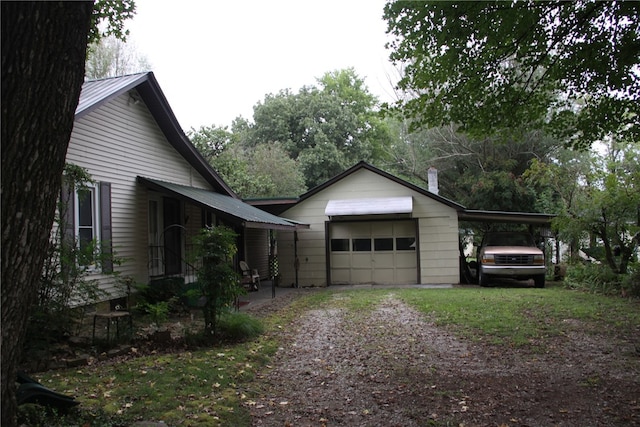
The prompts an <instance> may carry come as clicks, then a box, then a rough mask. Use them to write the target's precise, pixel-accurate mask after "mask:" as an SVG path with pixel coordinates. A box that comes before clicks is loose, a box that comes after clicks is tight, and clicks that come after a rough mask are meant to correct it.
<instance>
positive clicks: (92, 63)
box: [85, 36, 151, 79]
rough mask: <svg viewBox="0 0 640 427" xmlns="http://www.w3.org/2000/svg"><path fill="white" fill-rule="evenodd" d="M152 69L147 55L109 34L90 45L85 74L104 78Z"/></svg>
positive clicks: (89, 77) (88, 76)
mask: <svg viewBox="0 0 640 427" xmlns="http://www.w3.org/2000/svg"><path fill="white" fill-rule="evenodd" d="M150 69H151V65H150V64H149V61H148V60H147V58H146V56H144V55H142V54H140V53H139V52H137V51H136V50H135V48H133V47H132V46H131V45H129V44H127V43H126V42H124V41H123V40H121V39H119V38H117V37H115V36H109V37H105V38H101V39H100V40H97V41H96V42H94V43H92V44H91V45H90V46H89V50H88V52H87V61H86V72H85V76H86V78H88V79H104V78H107V77H117V76H124V75H126V74H133V73H138V72H142V71H148V70H150Z"/></svg>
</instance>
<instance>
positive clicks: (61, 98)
mask: <svg viewBox="0 0 640 427" xmlns="http://www.w3.org/2000/svg"><path fill="white" fill-rule="evenodd" d="M133 9H134V6H133V2H132V1H131V2H129V1H124V2H122V1H115V0H113V1H112V0H103V1H100V2H98V3H97V4H96V8H95V9H94V4H93V2H90V1H83V2H2V3H1V12H2V18H1V19H2V116H1V119H0V121H1V122H2V124H1V127H2V131H1V141H2V219H1V221H2V273H1V275H2V279H1V280H2V282H1V283H2V297H1V298H2V300H1V301H2V342H1V346H2V366H1V372H2V376H1V383H2V385H1V389H2V392H1V394H2V415H1V424H2V425H3V426H13V425H15V424H16V400H15V386H14V385H15V377H16V369H17V363H18V360H19V359H20V353H21V349H22V345H23V342H24V336H25V330H26V325H27V318H28V313H29V310H30V308H31V306H32V305H33V303H34V302H35V299H36V295H37V291H38V289H37V283H38V280H39V278H40V274H41V269H42V266H43V262H44V258H45V257H46V254H47V245H48V240H49V233H50V230H51V225H52V223H53V219H54V212H55V206H56V200H57V197H58V195H59V194H60V187H61V176H62V171H63V168H64V163H65V155H66V151H67V146H68V143H69V138H70V136H71V130H72V128H73V121H74V113H75V109H76V107H77V104H78V99H79V96H80V90H81V88H82V82H83V79H84V64H85V59H86V48H87V43H88V42H89V41H90V40H95V39H96V38H97V37H99V36H100V34H101V33H100V32H99V31H98V29H97V28H98V27H97V24H98V23H99V22H101V21H103V20H107V21H109V22H111V25H110V26H109V27H108V28H107V29H106V30H105V32H107V33H115V34H119V35H123V34H124V32H123V26H122V22H123V20H124V19H126V18H128V17H130V16H131V15H132V13H133ZM92 24H93V26H92Z"/></svg>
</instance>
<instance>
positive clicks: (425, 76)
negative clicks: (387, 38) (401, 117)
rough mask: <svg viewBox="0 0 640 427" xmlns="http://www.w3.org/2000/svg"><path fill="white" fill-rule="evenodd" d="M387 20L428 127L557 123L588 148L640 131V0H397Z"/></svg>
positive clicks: (485, 129) (473, 130) (406, 106)
mask: <svg viewBox="0 0 640 427" xmlns="http://www.w3.org/2000/svg"><path fill="white" fill-rule="evenodd" d="M384 18H385V19H386V20H387V23H388V31H389V33H390V34H391V35H392V36H394V40H393V41H392V42H390V43H389V47H390V49H391V50H392V54H391V59H392V60H393V61H394V62H395V63H396V64H399V65H402V66H403V67H404V75H403V77H402V78H401V80H400V81H399V83H398V86H399V88H400V89H401V90H405V91H407V92H410V93H411V94H414V95H412V96H411V97H409V98H408V99H406V100H401V101H400V102H399V104H398V106H399V107H401V108H402V109H403V113H404V114H405V115H406V116H407V117H411V118H413V119H414V120H415V122H414V124H415V125H416V126H418V127H422V126H427V127H433V126H440V125H448V124H450V123H456V124H460V125H461V126H462V128H461V129H462V130H464V131H465V132H468V133H470V134H472V135H475V136H487V135H492V136H498V135H502V136H504V135H505V134H507V135H508V134H509V133H510V132H511V130H513V129H516V130H517V129H520V128H522V127H523V126H525V127H528V128H530V129H540V128H542V126H545V125H547V126H548V129H549V130H551V131H552V132H553V133H554V134H555V135H556V136H558V137H560V138H563V139H564V140H565V141H566V142H567V143H569V144H571V145H574V146H580V147H588V146H589V145H590V144H591V143H593V142H594V141H598V140H600V139H602V138H603V137H604V136H607V135H611V134H613V133H618V136H622V135H635V136H637V135H638V133H639V132H640V114H639V113H640V103H639V102H638V100H639V97H640V95H639V94H640V79H639V78H638V75H637V67H638V64H639V62H640V43H638V40H639V39H638V34H640V29H639V25H640V4H639V3H637V2H596V1H583V2H533V1H529V2H522V1H516V2H441V1H425V2H415V1H414V2H409V1H400V0H396V1H392V2H389V3H387V4H386V5H385V12H384ZM605 23H606V24H605Z"/></svg>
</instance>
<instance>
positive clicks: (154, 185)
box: [138, 176, 308, 230]
mask: <svg viewBox="0 0 640 427" xmlns="http://www.w3.org/2000/svg"><path fill="white" fill-rule="evenodd" d="M138 182H139V183H141V184H143V185H145V186H147V187H148V188H150V189H152V190H156V191H160V192H162V193H167V194H170V195H172V196H174V197H177V198H179V199H183V200H185V199H186V200H188V201H190V202H192V203H194V204H196V205H199V206H201V207H203V208H205V209H211V210H213V211H215V212H216V213H218V214H221V216H223V217H231V219H232V220H235V221H237V222H240V223H241V224H242V226H244V227H246V228H268V229H275V230H294V229H296V228H304V227H305V225H304V224H299V223H295V222H293V221H288V220H286V219H285V218H281V217H279V216H276V215H273V214H270V213H268V212H265V211H263V210H260V209H258V208H256V207H253V206H251V205H249V204H247V203H244V202H243V201H241V200H238V199H235V198H233V197H230V196H227V195H224V194H220V193H216V192H215V191H211V190H205V189H202V188H195V187H188V186H186V185H180V184H174V183H172V182H166V181H160V180H157V179H151V178H145V177H141V176H138ZM307 227H308V226H307Z"/></svg>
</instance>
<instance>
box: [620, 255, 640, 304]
mask: <svg viewBox="0 0 640 427" xmlns="http://www.w3.org/2000/svg"><path fill="white" fill-rule="evenodd" d="M629 270H630V273H629V274H627V275H626V276H624V277H623V278H622V290H621V292H622V295H623V296H629V297H633V298H640V263H634V264H633V265H632V267H631V268H630V269H629Z"/></svg>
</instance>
